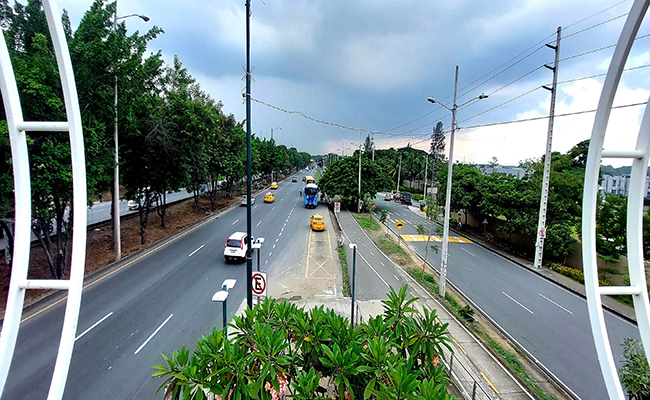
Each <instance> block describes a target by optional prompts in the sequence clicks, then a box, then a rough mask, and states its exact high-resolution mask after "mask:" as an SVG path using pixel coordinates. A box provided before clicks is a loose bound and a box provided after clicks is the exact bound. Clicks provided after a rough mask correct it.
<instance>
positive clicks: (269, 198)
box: [264, 192, 275, 203]
mask: <svg viewBox="0 0 650 400" xmlns="http://www.w3.org/2000/svg"><path fill="white" fill-rule="evenodd" d="M274 201H275V195H274V194H273V192H268V193H267V194H265V195H264V202H265V203H273V202H274Z"/></svg>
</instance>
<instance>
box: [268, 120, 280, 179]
mask: <svg viewBox="0 0 650 400" xmlns="http://www.w3.org/2000/svg"><path fill="white" fill-rule="evenodd" d="M275 129H277V130H279V131H281V130H282V127H277V128H275ZM271 140H273V128H271ZM271 182H273V168H271Z"/></svg>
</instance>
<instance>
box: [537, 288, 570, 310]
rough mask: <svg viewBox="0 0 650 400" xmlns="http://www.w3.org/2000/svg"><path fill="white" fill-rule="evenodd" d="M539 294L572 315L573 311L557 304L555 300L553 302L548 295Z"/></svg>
mask: <svg viewBox="0 0 650 400" xmlns="http://www.w3.org/2000/svg"><path fill="white" fill-rule="evenodd" d="M539 295H540V296H542V297H543V298H545V299H546V300H548V301H550V302H551V303H553V304H555V305H556V306H558V307H560V308H561V309H563V310H564V311H566V312H568V313H569V314H571V315H573V313H572V312H571V311H570V310H568V309H566V308H564V307H562V306H561V305H559V304H557V303H556V302H554V301H553V300H551V299H549V298H548V297H546V296H544V295H543V294H541V293H540V294H539Z"/></svg>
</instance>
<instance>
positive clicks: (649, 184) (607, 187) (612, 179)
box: [598, 175, 650, 197]
mask: <svg viewBox="0 0 650 400" xmlns="http://www.w3.org/2000/svg"><path fill="white" fill-rule="evenodd" d="M598 191H599V192H600V194H601V195H602V196H604V195H605V193H611V194H616V195H619V196H624V197H627V196H628V194H629V193H630V175H603V180H602V181H601V182H600V186H599V187H598ZM643 197H650V177H648V176H646V177H645V190H644V192H643Z"/></svg>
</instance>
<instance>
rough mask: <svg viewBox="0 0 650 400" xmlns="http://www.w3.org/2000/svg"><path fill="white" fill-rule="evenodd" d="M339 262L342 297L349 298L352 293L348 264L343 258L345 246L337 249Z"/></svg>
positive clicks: (345, 258) (344, 257)
mask: <svg viewBox="0 0 650 400" xmlns="http://www.w3.org/2000/svg"><path fill="white" fill-rule="evenodd" d="M338 252H339V261H341V272H342V274H341V275H342V280H343V296H345V297H350V296H351V295H352V292H351V291H350V278H349V277H348V262H347V257H346V256H345V246H341V247H339V251H338Z"/></svg>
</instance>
